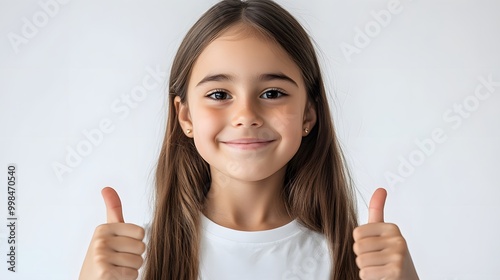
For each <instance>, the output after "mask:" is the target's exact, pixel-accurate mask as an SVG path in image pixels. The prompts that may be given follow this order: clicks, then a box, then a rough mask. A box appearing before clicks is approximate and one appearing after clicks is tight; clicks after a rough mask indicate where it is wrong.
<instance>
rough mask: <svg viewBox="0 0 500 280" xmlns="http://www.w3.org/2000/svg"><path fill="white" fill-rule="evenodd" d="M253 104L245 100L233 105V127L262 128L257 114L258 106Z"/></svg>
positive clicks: (261, 121)
mask: <svg viewBox="0 0 500 280" xmlns="http://www.w3.org/2000/svg"><path fill="white" fill-rule="evenodd" d="M254 103H255V102H254V101H252V100H249V99H248V98H245V99H244V100H239V102H236V104H234V106H235V108H234V112H235V113H234V116H233V120H232V123H233V126H236V127H238V126H240V127H246V128H250V127H260V126H262V124H263V120H262V118H261V116H260V114H259V110H258V108H257V107H258V106H257V105H256V104H254Z"/></svg>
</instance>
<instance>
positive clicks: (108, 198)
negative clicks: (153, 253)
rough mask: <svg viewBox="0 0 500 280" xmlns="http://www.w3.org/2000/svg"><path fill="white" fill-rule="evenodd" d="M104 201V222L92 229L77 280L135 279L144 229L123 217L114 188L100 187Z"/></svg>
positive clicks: (140, 261)
mask: <svg viewBox="0 0 500 280" xmlns="http://www.w3.org/2000/svg"><path fill="white" fill-rule="evenodd" d="M101 194H102V197H103V198H104V203H105V204H106V213H107V223H106V224H102V225H99V226H98V227H97V228H96V229H95V231H94V236H93V237H92V240H91V241H90V246H89V249H88V251H87V255H86V256H85V260H84V262H83V266H82V270H81V271H80V277H79V280H97V279H99V280H118V279H120V280H122V279H137V277H138V276H139V272H138V270H139V268H140V267H141V266H142V263H143V259H142V256H141V255H142V253H143V252H144V250H145V249H146V245H145V244H144V242H142V239H143V238H144V229H143V228H142V227H140V226H137V225H134V224H126V223H124V221H123V213H122V203H121V201H120V197H119V196H118V194H117V193H116V191H115V190H114V189H112V188H110V187H106V188H104V189H102V191H101Z"/></svg>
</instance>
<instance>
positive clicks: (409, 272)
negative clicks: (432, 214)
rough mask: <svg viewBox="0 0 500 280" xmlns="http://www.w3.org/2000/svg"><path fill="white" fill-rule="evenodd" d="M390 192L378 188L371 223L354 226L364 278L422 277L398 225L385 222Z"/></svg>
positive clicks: (374, 194) (356, 251)
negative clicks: (386, 203) (386, 205)
mask: <svg viewBox="0 0 500 280" xmlns="http://www.w3.org/2000/svg"><path fill="white" fill-rule="evenodd" d="M386 197H387V192H386V190H385V189H382V188H380V189H377V190H376V191H375V193H373V196H372V199H371V200H370V207H369V213H368V224H366V225H362V226H359V227H357V228H355V229H354V232H353V236H354V253H355V254H356V255H357V258H356V264H357V265H358V267H359V269H360V271H359V276H360V278H361V279H362V280H371V279H384V280H393V279H394V280H399V279H404V280H413V279H415V280H418V279H419V278H418V275H417V272H416V270H415V266H414V265H413V261H412V260H411V256H410V252H409V251H408V247H407V245H406V241H405V239H404V238H403V235H401V232H400V231H399V228H398V226H397V225H395V224H390V223H384V204H385V198H386Z"/></svg>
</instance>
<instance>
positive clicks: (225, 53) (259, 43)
mask: <svg viewBox="0 0 500 280" xmlns="http://www.w3.org/2000/svg"><path fill="white" fill-rule="evenodd" d="M264 72H285V73H286V74H287V75H290V76H294V77H295V79H296V80H297V82H300V83H302V78H301V76H302V75H301V71H300V69H299V67H298V66H297V64H296V63H295V62H294V61H293V59H292V58H291V57H290V55H289V54H288V53H287V52H286V51H285V50H284V49H283V48H282V47H281V46H280V45H279V44H278V43H276V41H275V40H274V39H272V38H270V37H269V36H268V35H266V34H264V33H262V32H260V31H259V30H257V29H256V28H254V27H251V26H249V25H246V24H242V23H239V24H236V25H233V26H231V27H229V28H228V29H226V30H225V31H224V32H222V33H221V34H220V35H219V36H218V37H217V38H216V39H215V40H213V41H212V42H211V43H210V44H209V45H208V46H207V47H206V48H205V49H204V50H203V51H202V52H201V54H200V56H199V57H198V59H197V60H196V62H195V64H194V66H193V69H192V73H191V74H192V75H191V79H190V80H191V81H190V84H192V83H195V82H197V81H198V80H201V79H202V78H203V77H204V76H205V75H207V74H217V73H228V74H233V75H235V76H241V77H250V76H257V75H260V74H262V73H264Z"/></svg>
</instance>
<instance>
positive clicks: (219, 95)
mask: <svg viewBox="0 0 500 280" xmlns="http://www.w3.org/2000/svg"><path fill="white" fill-rule="evenodd" d="M206 97H208V98H210V99H213V100H216V101H222V100H225V99H231V96H229V94H228V93H227V92H225V91H223V90H222V89H215V90H213V91H211V92H209V93H208V94H207V95H206Z"/></svg>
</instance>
